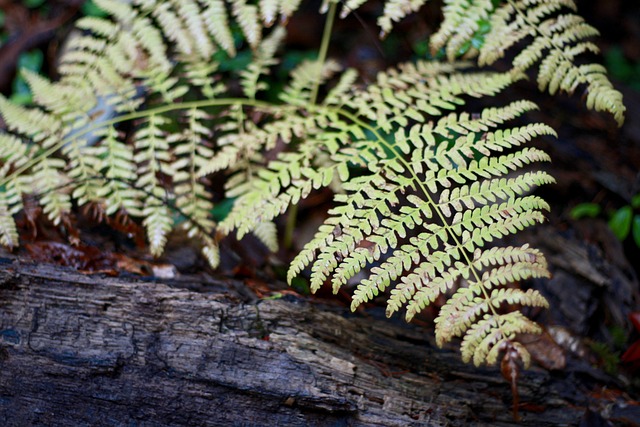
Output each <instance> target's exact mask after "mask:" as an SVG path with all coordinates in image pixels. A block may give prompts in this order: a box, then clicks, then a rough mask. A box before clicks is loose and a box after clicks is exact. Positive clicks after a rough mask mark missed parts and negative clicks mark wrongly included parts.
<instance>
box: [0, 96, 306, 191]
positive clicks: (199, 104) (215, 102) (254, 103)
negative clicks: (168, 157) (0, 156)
mask: <svg viewBox="0 0 640 427" xmlns="http://www.w3.org/2000/svg"><path fill="white" fill-rule="evenodd" d="M229 105H238V106H240V107H242V106H250V107H256V108H264V109H273V108H278V109H286V108H289V107H288V106H285V105H275V104H271V103H269V102H264V101H258V100H255V99H248V98H220V99H203V100H199V101H191V102H183V103H176V104H168V105H163V106H160V107H156V108H150V109H148V110H143V111H134V112H132V113H128V114H123V115H121V116H117V117H114V118H113V119H111V120H106V121H104V122H97V123H94V124H93V125H91V126H87V127H85V128H84V129H82V130H81V131H78V132H75V133H73V135H72V136H68V137H66V138H64V139H62V140H60V141H59V142H58V143H56V144H54V145H52V146H51V147H49V148H47V149H46V150H44V151H41V152H40V153H38V154H37V155H36V156H35V158H33V159H31V160H30V161H28V162H26V163H25V164H24V165H22V166H21V167H19V168H17V169H16V170H15V171H13V172H12V173H11V174H10V175H8V176H6V177H4V178H3V179H0V187H2V186H4V185H7V183H8V182H9V181H11V180H12V179H15V177H17V176H20V175H22V174H23V173H24V172H26V171H27V170H28V169H30V168H31V167H33V165H34V164H36V163H37V162H38V161H39V160H40V159H42V158H47V157H50V156H52V155H53V154H54V153H55V152H57V151H58V150H60V149H62V148H63V147H64V146H65V145H67V144H69V143H71V142H72V141H73V140H77V139H78V138H81V137H83V136H84V135H87V134H90V133H91V132H93V131H95V130H97V129H100V128H105V127H107V126H113V125H116V124H118V123H123V122H127V121H130V120H136V119H141V118H144V117H150V116H153V115H156V114H163V113H168V112H171V111H178V110H189V109H193V108H205V107H220V106H229ZM291 108H293V107H291Z"/></svg>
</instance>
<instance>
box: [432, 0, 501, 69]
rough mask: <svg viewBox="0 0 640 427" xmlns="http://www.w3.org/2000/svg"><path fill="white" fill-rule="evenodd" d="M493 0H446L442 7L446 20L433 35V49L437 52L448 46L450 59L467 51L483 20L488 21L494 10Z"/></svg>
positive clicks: (447, 52) (447, 50)
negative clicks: (466, 45) (466, 47)
mask: <svg viewBox="0 0 640 427" xmlns="http://www.w3.org/2000/svg"><path fill="white" fill-rule="evenodd" d="M493 3H494V2H493V1H492V0H480V1H472V0H445V5H444V7H443V8H442V12H443V14H444V21H443V22H442V25H441V26H440V28H439V29H438V31H437V32H436V33H435V34H434V35H433V36H432V37H431V39H430V42H431V49H432V51H434V52H436V51H438V50H440V49H442V48H443V47H445V46H446V55H447V58H449V60H453V59H454V58H456V57H458V56H460V55H461V54H463V53H465V52H466V50H467V49H465V48H464V47H465V44H470V43H471V39H472V38H473V36H474V35H475V34H476V33H477V32H478V30H479V29H480V25H481V23H483V22H488V20H489V17H490V15H491V13H492V12H493V10H494V5H493Z"/></svg>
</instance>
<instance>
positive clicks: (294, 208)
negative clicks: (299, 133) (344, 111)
mask: <svg viewBox="0 0 640 427" xmlns="http://www.w3.org/2000/svg"><path fill="white" fill-rule="evenodd" d="M330 3H331V5H330V6H329V12H328V13H327V20H326V21H325V24H324V31H323V33H322V41H321V42H320V50H319V51H318V59H317V62H318V67H319V68H318V76H317V79H316V81H315V84H314V85H313V88H312V89H311V96H310V97H309V107H310V108H309V109H310V110H311V109H313V107H314V106H315V105H316V102H317V100H318V91H319V90H320V81H321V80H322V67H323V66H324V63H325V61H326V60H327V52H328V51H329V42H330V41H331V34H332V33H333V23H334V22H335V18H336V10H337V8H338V3H337V2H335V1H331V2H330ZM297 218H298V205H291V206H290V207H289V214H288V216H287V223H286V225H285V229H284V237H283V239H282V240H283V245H284V247H285V248H287V249H288V248H291V246H292V245H293V232H294V231H295V229H296V221H297Z"/></svg>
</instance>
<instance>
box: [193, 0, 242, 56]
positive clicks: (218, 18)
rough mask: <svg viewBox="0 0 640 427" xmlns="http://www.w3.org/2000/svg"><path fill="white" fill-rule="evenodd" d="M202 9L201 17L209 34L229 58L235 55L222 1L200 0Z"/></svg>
mask: <svg viewBox="0 0 640 427" xmlns="http://www.w3.org/2000/svg"><path fill="white" fill-rule="evenodd" d="M200 4H201V5H202V6H203V7H204V10H203V11H202V16H203V19H204V22H205V24H206V26H207V29H208V30H209V34H211V36H212V37H213V39H214V40H215V41H216V43H218V45H219V46H220V47H221V48H222V49H223V50H224V51H225V52H227V53H228V54H229V55H230V56H235V55H236V47H235V44H234V42H233V36H232V35H231V29H230V27H229V19H228V15H227V10H226V8H225V5H224V1H223V0H200Z"/></svg>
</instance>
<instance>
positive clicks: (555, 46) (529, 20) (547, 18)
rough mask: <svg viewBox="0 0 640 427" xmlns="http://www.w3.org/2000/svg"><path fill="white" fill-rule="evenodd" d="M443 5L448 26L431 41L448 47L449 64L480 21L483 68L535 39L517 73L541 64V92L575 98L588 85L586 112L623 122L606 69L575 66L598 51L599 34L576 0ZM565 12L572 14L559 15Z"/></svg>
mask: <svg viewBox="0 0 640 427" xmlns="http://www.w3.org/2000/svg"><path fill="white" fill-rule="evenodd" d="M445 3H446V6H445V8H444V10H443V11H444V16H445V19H444V22H443V23H442V26H441V28H440V29H439V30H438V32H437V33H436V34H435V35H434V36H433V37H432V38H431V48H432V51H433V52H436V51H438V50H439V49H441V48H445V50H446V55H447V57H448V58H449V60H453V59H455V58H456V57H458V56H459V54H460V52H461V51H466V47H464V48H463V46H468V45H469V44H471V43H472V40H473V39H474V37H476V36H478V31H479V26H480V24H481V23H485V24H486V25H487V26H488V27H489V30H488V31H486V33H483V34H482V37H481V41H480V42H478V43H477V44H478V46H477V49H476V50H474V51H472V53H473V54H477V55H478V63H479V64H480V65H490V64H493V63H494V62H495V61H497V60H498V59H499V58H502V57H503V56H504V55H505V52H506V51H507V50H508V49H509V48H511V47H512V46H514V45H516V44H517V43H518V42H520V41H522V40H524V39H526V38H528V37H532V40H531V42H530V43H528V44H527V45H525V47H524V48H523V49H522V50H521V51H520V52H519V53H518V54H517V55H516V56H515V58H514V59H513V72H514V73H523V72H525V71H527V70H529V69H530V68H532V67H535V66H536V64H539V65H538V67H537V68H538V84H539V87H540V90H543V91H544V90H547V91H548V92H549V93H551V94H554V93H555V92H556V91H558V90H561V91H564V92H567V93H569V94H571V93H573V92H574V91H575V89H576V88H577V87H578V86H579V85H582V84H584V85H586V86H587V91H588V93H589V96H588V99H587V106H588V108H592V109H595V110H597V111H608V112H609V113H611V114H612V115H613V116H614V118H615V120H616V121H617V122H618V124H620V125H621V124H622V122H623V121H624V112H625V108H624V105H623V104H622V95H621V94H620V92H618V91H616V90H615V89H614V88H613V86H612V84H611V82H609V80H608V79H607V77H606V71H605V69H604V68H603V67H601V66H598V65H595V64H589V65H578V64H577V57H578V56H579V55H580V54H582V53H584V52H587V51H589V52H594V53H598V52H599V50H598V48H597V47H596V46H595V45H594V44H593V43H591V42H589V41H587V39H588V38H590V37H593V36H595V35H597V34H598V32H597V31H596V30H595V29H594V28H593V27H592V26H590V25H588V24H587V23H586V22H584V20H583V19H582V18H581V17H580V16H578V15H576V14H575V13H574V12H575V10H576V6H575V3H574V2H573V0H553V1H547V0H532V1H524V0H508V1H505V2H502V3H501V4H499V5H498V6H497V7H494V6H493V3H494V2H492V1H489V0H486V1H482V2H471V1H469V0H448V1H446V2H445ZM565 9H569V10H571V13H568V14H558V13H562V11H563V10H565ZM479 40H480V39H479Z"/></svg>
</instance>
